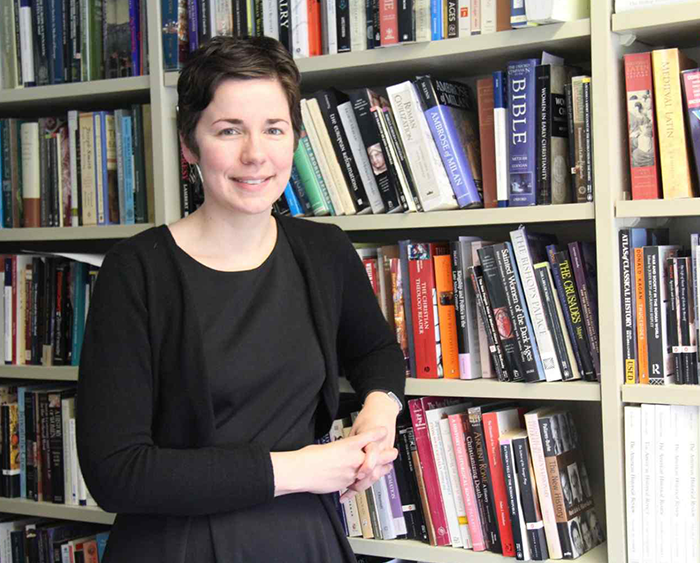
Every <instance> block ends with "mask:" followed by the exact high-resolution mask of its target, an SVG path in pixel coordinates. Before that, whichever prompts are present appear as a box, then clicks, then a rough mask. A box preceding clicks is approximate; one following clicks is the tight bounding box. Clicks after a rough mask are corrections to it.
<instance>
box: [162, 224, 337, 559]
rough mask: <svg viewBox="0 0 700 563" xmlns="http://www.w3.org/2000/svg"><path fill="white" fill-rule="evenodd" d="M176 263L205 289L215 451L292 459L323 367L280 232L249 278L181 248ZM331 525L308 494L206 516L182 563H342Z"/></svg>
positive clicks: (308, 428)
mask: <svg viewBox="0 0 700 563" xmlns="http://www.w3.org/2000/svg"><path fill="white" fill-rule="evenodd" d="M173 244H175V241H174V240H173ZM177 256H178V260H179V261H180V263H181V265H182V268H183V271H184V273H185V276H187V277H188V278H189V281H190V282H191V285H192V287H197V288H203V289H202V290H201V291H196V292H195V293H194V295H193V297H194V305H195V308H196V310H197V313H198V317H199V324H200V326H201V333H202V339H203V341H204V354H205V357H206V361H207V371H208V372H209V373H210V374H211V377H210V382H209V383H210V389H211V395H212V404H213V407H214V419H215V425H216V435H215V437H214V445H225V444H236V443H239V444H247V443H249V442H259V443H262V444H264V445H265V446H267V447H268V448H269V449H270V450H271V451H290V450H297V449H300V448H303V447H304V446H307V445H309V444H311V443H313V441H314V427H315V419H316V409H317V408H318V405H319V402H320V392H321V388H322V386H323V382H324V380H325V376H326V374H325V365H324V362H323V354H322V352H321V347H320V346H319V343H318V339H317V338H316V335H315V333H314V328H313V323H312V319H311V308H310V304H309V299H308V296H307V288H306V284H305V283H304V278H303V276H302V274H301V271H300V270H299V267H298V265H297V264H296V262H295V260H294V256H293V254H292V249H291V248H290V246H289V242H288V240H287V237H286V236H285V235H284V232H282V231H280V232H279V236H278V239H277V243H276V245H275V247H274V250H273V251H272V253H271V254H270V256H269V257H268V258H267V260H266V261H265V262H264V263H263V264H262V265H260V266H259V267H258V268H255V269H252V270H247V271H242V272H222V271H218V270H213V269H211V268H208V267H207V266H205V265H203V264H201V263H200V262H198V261H197V260H195V259H193V258H192V257H191V256H189V255H188V254H187V253H186V252H184V251H183V250H181V249H180V248H179V247H178V248H177ZM204 288H206V289H204ZM334 517H335V515H334V514H330V515H329V513H328V512H327V511H326V508H325V507H324V505H323V504H322V503H321V501H320V499H318V498H317V496H316V495H313V494H295V495H285V496H283V497H277V498H275V499H273V501H272V502H269V503H266V504H262V505H259V506H256V507H252V508H248V509H242V510H237V511H233V512H229V513H224V514H220V515H217V516H215V517H209V516H202V517H199V518H198V519H197V521H194V522H193V523H192V527H191V528H190V533H189V536H188V541H187V555H188V557H187V561H197V562H198V563H208V562H210V561H211V562H213V561H217V560H218V561H225V562H227V563H234V562H238V561H240V562H241V563H243V562H247V561H249V560H251V558H253V559H255V560H257V561H270V562H272V561H280V562H282V561H289V560H290V559H293V560H299V561H305V562H308V563H327V562H328V561H334V562H342V561H348V559H347V557H346V556H345V555H344V551H346V550H345V549H341V547H340V542H341V541H342V542H343V543H344V544H346V543H347V542H346V540H345V539H344V538H342V539H341V538H340V537H338V534H337V533H336V532H335V529H334V527H333V526H332V525H331V522H330V519H329V518H334ZM271 529H274V533H273V534H270V530H271ZM214 545H215V546H216V554H215V553H214V547H213V546H214Z"/></svg>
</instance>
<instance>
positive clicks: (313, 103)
mask: <svg viewBox="0 0 700 563" xmlns="http://www.w3.org/2000/svg"><path fill="white" fill-rule="evenodd" d="M307 107H308V108H309V114H310V115H311V121H312V122H313V129H314V132H315V134H316V135H315V136H316V139H317V140H318V142H319V145H320V150H321V151H322V152H323V154H324V155H325V158H326V162H327V163H328V169H329V170H330V174H331V176H332V177H333V182H331V183H330V184H328V193H329V195H330V198H331V202H332V203H333V207H334V208H335V210H336V215H355V213H356V210H355V203H354V202H353V201H352V197H351V196H350V188H349V186H348V184H347V182H346V181H345V176H344V175H343V170H342V169H341V168H340V163H339V162H338V158H337V157H336V155H335V150H333V141H332V140H331V137H330V135H329V134H328V129H326V124H325V122H324V121H323V115H322V114H321V107H320V106H319V104H318V100H317V99H316V98H309V99H308V100H307ZM306 132H307V133H309V130H308V129H307V131H306ZM309 140H310V141H311V144H312V146H313V147H314V152H316V147H315V146H314V144H313V137H312V136H311V135H309ZM321 173H322V174H323V171H322V172H321ZM332 190H333V191H332ZM338 210H341V211H342V213H338Z"/></svg>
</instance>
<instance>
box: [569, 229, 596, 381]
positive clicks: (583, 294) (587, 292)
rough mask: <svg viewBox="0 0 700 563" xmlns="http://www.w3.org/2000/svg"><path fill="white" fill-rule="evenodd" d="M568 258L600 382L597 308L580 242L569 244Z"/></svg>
mask: <svg viewBox="0 0 700 563" xmlns="http://www.w3.org/2000/svg"><path fill="white" fill-rule="evenodd" d="M568 246H569V256H570V257H571V266H572V269H573V272H574V280H575V281H576V287H577V289H578V296H579V299H580V303H581V313H582V318H583V322H584V328H585V329H586V330H585V332H586V335H587V337H588V343H589V350H590V352H591V357H592V359H593V367H594V369H595V373H596V378H597V379H598V380H600V374H601V370H600V342H599V339H598V306H597V298H596V295H595V291H593V288H592V287H591V285H590V284H589V280H588V275H587V272H586V267H587V265H586V263H585V258H584V255H583V245H582V244H581V243H580V242H571V243H569V245H568Z"/></svg>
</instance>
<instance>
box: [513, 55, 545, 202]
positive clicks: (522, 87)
mask: <svg viewBox="0 0 700 563" xmlns="http://www.w3.org/2000/svg"><path fill="white" fill-rule="evenodd" d="M538 62H539V61H538V60H537V59H526V60H522V61H515V62H512V63H510V64H509V65H508V96H509V98H508V102H509V103H508V106H509V112H508V130H509V131H511V132H512V134H511V135H509V138H510V143H509V147H508V149H509V163H510V165H509V177H510V193H509V196H508V203H509V205H511V206H527V205H535V204H536V203H537V197H536V193H535V186H536V179H535V174H536V167H537V160H536V144H535V141H536V125H537V124H536V113H535V112H536V105H537V103H536V93H535V90H536V82H535V67H536V66H537V64H538Z"/></svg>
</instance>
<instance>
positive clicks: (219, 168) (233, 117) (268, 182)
mask: <svg viewBox="0 0 700 563" xmlns="http://www.w3.org/2000/svg"><path fill="white" fill-rule="evenodd" d="M195 139H196V141H197V144H198V146H199V158H197V157H196V156H195V155H194V154H193V153H192V152H191V151H190V150H189V149H188V148H187V147H185V146H183V151H184V154H185V157H186V158H187V160H188V161H189V162H191V163H195V162H196V163H198V164H199V167H200V169H201V171H202V177H203V179H204V192H205V205H206V206H207V207H210V206H216V207H217V208H220V209H222V210H225V211H228V212H232V213H235V214H247V215H250V214H259V213H265V212H269V210H270V208H271V206H272V204H273V203H274V202H275V201H277V199H278V198H279V197H280V196H281V195H282V193H283V192H284V189H285V187H286V185H287V182H288V181H289V176H290V174H291V169H292V160H293V157H294V130H293V128H292V118H291V115H290V113H289V104H288V102H287V97H286V96H285V94H284V90H283V89H282V87H281V86H280V84H279V82H278V81H276V80H271V79H254V80H226V81H225V82H222V83H221V84H220V85H219V86H218V88H217V89H216V91H215V92H214V97H213V98H212V101H211V102H210V103H209V105H208V106H207V107H206V109H205V110H204V111H203V112H202V115H201V117H200V119H199V122H198V123H197V127H196V129H195Z"/></svg>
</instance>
